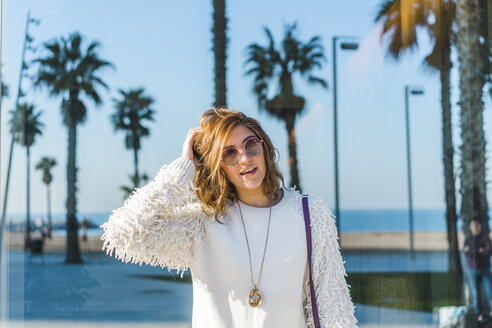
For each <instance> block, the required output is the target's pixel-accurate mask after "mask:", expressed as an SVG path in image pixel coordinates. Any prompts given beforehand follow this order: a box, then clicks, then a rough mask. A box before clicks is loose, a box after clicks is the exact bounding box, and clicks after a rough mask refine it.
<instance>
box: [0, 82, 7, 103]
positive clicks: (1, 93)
mask: <svg viewBox="0 0 492 328" xmlns="http://www.w3.org/2000/svg"><path fill="white" fill-rule="evenodd" d="M0 88H1V89H0V97H2V98H3V97H8V96H9V87H8V85H7V84H5V83H3V82H2V84H1V86H0ZM0 99H1V98H0Z"/></svg>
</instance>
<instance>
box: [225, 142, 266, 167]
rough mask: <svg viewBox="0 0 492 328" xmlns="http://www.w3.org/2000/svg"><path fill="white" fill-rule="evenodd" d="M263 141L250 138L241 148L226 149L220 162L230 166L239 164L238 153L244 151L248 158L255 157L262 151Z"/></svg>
mask: <svg viewBox="0 0 492 328" xmlns="http://www.w3.org/2000/svg"><path fill="white" fill-rule="evenodd" d="M262 143H263V140H260V139H258V138H256V137H250V138H248V139H246V140H244V142H243V147H241V148H239V149H236V148H235V147H228V148H226V149H224V152H223V153H222V161H223V162H224V163H225V164H227V165H230V166H233V165H236V164H237V163H238V162H239V151H240V150H244V151H245V152H246V154H248V156H256V155H258V154H259V153H261V151H262V150H263V146H262Z"/></svg>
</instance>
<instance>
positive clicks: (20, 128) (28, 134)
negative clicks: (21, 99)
mask: <svg viewBox="0 0 492 328" xmlns="http://www.w3.org/2000/svg"><path fill="white" fill-rule="evenodd" d="M11 114H12V118H11V119H10V121H9V123H10V133H14V131H15V136H14V138H15V141H16V142H17V143H19V144H20V145H22V146H24V147H26V154H27V157H26V158H27V189H26V224H25V229H24V250H28V249H29V245H30V242H31V208H30V206H31V205H30V200H31V199H30V198H31V197H30V196H31V195H30V183H31V175H30V171H31V170H30V169H31V155H30V149H31V146H32V145H33V144H34V141H35V139H36V135H38V134H39V135H41V134H42V132H41V127H42V126H43V125H44V124H43V123H41V122H40V120H39V116H40V115H41V111H36V110H35V108H34V105H30V104H27V103H23V104H20V105H19V107H18V109H17V119H16V113H15V110H12V111H11Z"/></svg>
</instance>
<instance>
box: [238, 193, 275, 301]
mask: <svg viewBox="0 0 492 328" xmlns="http://www.w3.org/2000/svg"><path fill="white" fill-rule="evenodd" d="M268 205H270V201H269V202H268ZM237 206H238V207H239V214H240V215H241V221H242V222H243V228H244V236H245V237H246V245H247V246H248V255H249V269H250V274H251V283H252V284H253V289H251V291H250V292H249V297H248V302H249V305H250V306H251V307H259V306H260V305H261V301H262V298H263V296H262V295H261V292H260V290H259V289H258V286H259V285H260V281H261V274H262V272H263V263H264V262H265V253H266V249H267V245H268V235H269V234H270V220H271V218H272V207H271V206H270V212H269V214H268V230H267V236H266V240H265V249H264V250H263V260H262V261H261V269H260V278H259V279H258V283H257V284H255V283H254V282H253V266H252V264H251V252H250V250H249V242H248V234H247V233H246V226H245V225H244V219H243V213H242V212H241V206H240V205H239V201H238V202H237Z"/></svg>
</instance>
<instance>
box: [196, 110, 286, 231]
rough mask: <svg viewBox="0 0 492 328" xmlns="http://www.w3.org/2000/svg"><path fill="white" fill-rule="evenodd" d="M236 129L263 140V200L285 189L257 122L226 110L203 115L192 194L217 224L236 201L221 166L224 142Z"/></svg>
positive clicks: (233, 111) (271, 150) (234, 191)
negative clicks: (195, 188) (239, 128)
mask: <svg viewBox="0 0 492 328" xmlns="http://www.w3.org/2000/svg"><path fill="white" fill-rule="evenodd" d="M237 126H244V127H246V128H248V129H250V130H251V131H252V132H253V133H254V134H255V135H256V137H258V138H259V139H261V140H263V142H262V145H263V154H264V158H265V166H266V174H265V178H264V179H263V182H262V185H261V189H262V191H263V193H264V194H265V196H266V197H268V198H272V197H273V195H274V194H275V193H276V192H277V190H278V188H279V187H280V181H282V185H284V180H283V177H282V174H281V173H280V171H279V170H278V168H277V162H276V160H277V158H276V155H275V150H276V149H275V148H274V147H273V144H272V141H271V140H270V138H269V137H268V135H267V134H266V133H265V131H263V129H262V128H261V126H260V124H259V123H258V121H256V120H255V119H253V118H251V117H248V116H246V115H244V114H243V113H241V112H239V111H236V110H230V109H226V108H212V109H210V110H208V111H206V112H205V113H203V115H202V117H201V119H200V128H201V131H200V133H199V134H198V135H197V136H196V138H195V142H194V145H193V148H194V151H195V154H196V153H197V155H198V157H199V158H198V161H199V164H198V168H197V173H196V175H195V181H194V182H195V186H196V187H197V188H198V189H197V190H196V191H195V192H196V194H197V196H198V199H199V200H200V202H201V203H202V207H203V210H204V212H205V213H206V214H207V215H209V216H212V215H213V216H214V217H215V220H216V221H217V222H219V223H221V222H220V221H219V220H218V217H219V216H220V215H223V214H225V212H226V205H227V204H231V203H234V202H236V201H237V200H238V198H239V197H238V194H237V191H236V188H235V187H234V185H233V184H232V183H231V182H230V181H229V179H228V178H227V175H226V173H225V171H224V170H223V169H222V167H221V165H220V160H221V157H222V152H223V150H224V147H225V142H226V140H227V138H228V137H229V135H230V133H231V131H232V130H233V129H234V128H235V127H237Z"/></svg>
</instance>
